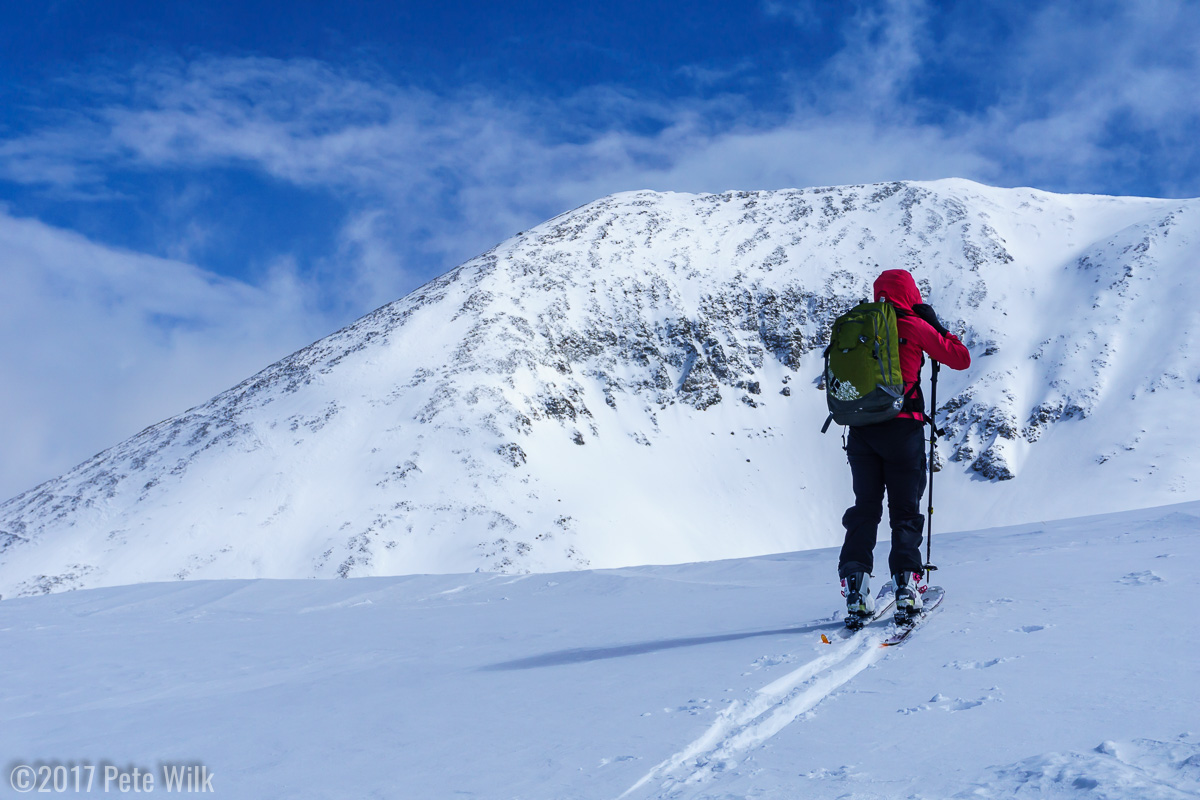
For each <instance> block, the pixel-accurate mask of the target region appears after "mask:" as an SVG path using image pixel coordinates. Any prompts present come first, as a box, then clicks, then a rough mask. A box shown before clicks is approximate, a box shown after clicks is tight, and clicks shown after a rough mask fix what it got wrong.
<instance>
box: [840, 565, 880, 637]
mask: <svg viewBox="0 0 1200 800" xmlns="http://www.w3.org/2000/svg"><path fill="white" fill-rule="evenodd" d="M868 578H870V576H869V575H868V574H867V573H865V572H855V573H852V574H850V575H847V576H846V577H845V578H842V597H844V598H846V627H847V628H849V629H850V630H852V631H856V630H858V629H859V628H861V627H862V626H863V625H866V624H867V623H868V622H870V621H871V617H872V616H873V615H874V614H875V599H874V598H873V597H871V587H870V585H869V584H868Z"/></svg>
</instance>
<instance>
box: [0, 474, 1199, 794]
mask: <svg viewBox="0 0 1200 800" xmlns="http://www.w3.org/2000/svg"><path fill="white" fill-rule="evenodd" d="M1017 480H1019V478H1018V479H1017ZM1198 526H1200V503H1189V504H1185V505H1178V506H1174V507H1167V508H1160V509H1153V510H1144V511H1136V512H1125V513H1122V514H1115V515H1110V516H1106V517H1093V518H1087V519H1076V520H1071V521H1068V522H1054V523H1049V524H1044V525H1043V524H1032V525H1025V526H1021V527H1017V528H1010V529H991V530H987V531H981V532H978V533H972V534H948V535H946V536H942V537H939V539H938V540H937V547H936V548H935V555H939V557H940V558H939V560H940V562H941V564H942V569H941V570H940V571H939V572H938V573H937V574H938V580H939V582H940V583H942V584H943V585H944V586H945V587H946V590H947V595H946V601H945V602H944V603H943V604H942V605H941V607H940V608H939V609H938V610H937V611H936V612H934V614H933V616H931V617H930V618H929V619H928V620H927V621H926V622H925V624H924V625H923V626H922V627H919V628H918V629H917V630H916V632H915V633H914V634H913V635H912V636H911V637H910V638H909V639H908V641H906V642H905V643H904V644H903V645H901V646H900V647H897V648H887V649H883V648H880V647H879V646H878V642H879V641H880V639H881V638H882V637H883V636H884V635H885V634H886V632H887V626H886V625H884V624H881V623H876V624H875V625H873V626H871V627H868V628H866V629H865V630H863V631H861V632H860V633H859V634H857V635H856V636H855V637H854V638H853V639H849V640H840V639H839V638H838V631H839V629H840V627H841V626H840V623H839V622H837V621H835V620H834V619H833V618H832V617H831V612H832V611H833V610H834V609H835V608H836V607H837V606H838V604H839V603H840V600H841V598H840V597H838V594H837V585H836V582H835V580H834V576H833V572H832V566H833V565H834V564H835V563H836V560H837V553H836V551H834V550H814V551H807V552H802V553H792V554H786V555H774V556H765V557H758V558H753V559H747V560H737V561H720V562H711V563H705V564H688V565H683V566H668V567H632V568H624V569H617V570H609V571H599V570H577V571H573V572H567V573H561V574H549V575H547V574H541V575H519V576H514V575H497V574H467V575H432V576H431V575H419V576H404V577H390V578H388V577H383V578H363V579H356V580H348V581H313V580H307V581H301V580H295V581H231V580H225V581H194V582H186V583H180V582H172V583H159V584H142V585H137V586H124V587H111V588H103V589H94V590H88V591H80V592H67V593H62V594H56V595H52V596H48V597H31V598H16V599H9V600H5V601H4V602H3V603H0V653H4V654H6V655H7V659H6V660H5V662H4V691H3V692H2V693H0V718H2V719H4V721H5V724H4V725H0V752H3V753H5V754H7V757H6V764H5V775H6V777H5V778H4V779H5V780H19V779H20V778H21V776H22V774H24V773H17V769H18V768H19V767H20V766H21V765H29V766H31V767H34V768H35V769H48V770H49V771H50V775H51V777H53V770H54V769H56V768H58V767H63V768H64V769H63V771H62V774H61V777H62V778H63V784H65V785H66V787H67V788H69V789H72V790H73V789H74V786H75V784H74V783H71V781H73V780H75V779H76V777H78V779H79V780H80V781H81V785H82V786H83V787H84V788H86V785H87V784H86V779H87V777H88V773H87V771H86V770H87V768H88V767H89V766H92V767H94V768H96V769H97V770H99V769H101V768H102V767H103V766H104V765H106V764H107V765H111V766H113V767H115V768H116V769H118V770H120V771H121V772H126V773H131V772H132V770H133V769H134V768H138V769H141V770H143V771H150V772H151V773H152V774H153V775H154V777H155V780H156V783H155V787H156V788H157V789H158V790H159V791H161V790H162V788H163V785H164V784H163V780H162V772H161V770H162V769H163V767H170V766H174V767H178V766H179V765H181V764H182V765H193V766H195V767H197V768H199V767H204V768H206V769H207V770H208V775H209V777H210V778H211V788H212V791H213V795H214V796H216V797H230V798H246V799H247V800H250V799H251V798H264V797H288V798H304V799H305V800H307V799H308V798H330V799H336V800H342V798H437V799H438V800H441V799H442V798H475V799H476V800H514V798H520V799H521V800H584V799H585V798H586V799H587V800H617V798H625V800H651V798H662V799H663V800H667V799H671V800H699V799H700V798H708V799H710V800H716V799H718V798H722V799H724V798H756V799H757V800H796V799H797V798H805V800H833V799H834V798H854V799H855V800H893V799H894V798H908V800H947V799H948V798H964V800H965V799H966V798H970V799H971V800H986V799H987V798H995V799H996V800H1000V799H1003V800H1009V798H1072V799H1074V800H1183V798H1195V797H1196V796H1197V795H1200V729H1198V728H1197V721H1198V720H1200V695H1197V693H1196V691H1195V689H1194V688H1193V689H1190V690H1189V689H1188V688H1187V687H1188V686H1194V682H1195V668H1196V667H1195V665H1196V661H1197V658H1198V657H1200V645H1198V644H1197V641H1196V636H1195V634H1194V632H1193V629H1192V628H1191V626H1189V625H1187V624H1186V623H1184V624H1174V623H1173V622H1172V621H1173V620H1176V619H1178V618H1179V616H1180V615H1179V614H1178V610H1179V609H1184V608H1187V607H1188V599H1189V598H1190V597H1191V596H1192V595H1193V594H1194V593H1195V587H1196V585H1197V584H1198V583H1200V537H1197V535H1196V530H1197V527H1198ZM885 554H886V546H881V547H880V548H879V550H878V551H877V554H876V556H877V560H879V561H881V560H882V559H883V558H884V557H885ZM1164 621H1165V622H1167V623H1168V624H1163V623H1164ZM822 634H825V635H826V636H827V637H828V638H830V640H831V641H832V644H824V643H822V641H821V638H820V637H821V635H822ZM69 766H73V767H79V768H80V769H79V771H78V772H76V773H69V772H67V771H66V767H69ZM44 774H45V773H43V774H42V775H41V776H39V775H35V777H42V776H44ZM8 776H13V777H11V778H10V777H8ZM94 777H95V783H94V785H93V788H92V792H93V793H94V794H96V795H99V794H102V788H103V782H102V779H103V777H104V776H103V773H100V774H96V775H94ZM50 785H53V784H50ZM116 791H117V789H116V785H115V784H114V785H112V786H111V788H110V790H109V793H108V795H107V796H111V795H112V794H113V793H115V792H116ZM5 796H9V795H5ZM14 796H15V795H14ZM89 796H90V795H89Z"/></svg>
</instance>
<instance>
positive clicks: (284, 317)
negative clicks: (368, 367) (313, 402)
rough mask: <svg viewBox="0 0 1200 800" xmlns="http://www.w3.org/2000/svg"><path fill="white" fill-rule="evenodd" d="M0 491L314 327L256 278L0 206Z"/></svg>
mask: <svg viewBox="0 0 1200 800" xmlns="http://www.w3.org/2000/svg"><path fill="white" fill-rule="evenodd" d="M0 252H3V253H4V269H3V270H0V341H2V342H4V343H5V344H4V350H3V357H2V358H0V385H3V386H4V387H5V391H4V392H3V393H2V394H0V442H3V443H4V446H3V454H4V457H3V458H2V459H0V495H2V496H3V497H8V496H10V495H12V494H15V493H17V492H19V491H21V490H24V489H28V488H31V487H32V486H33V485H35V484H37V483H39V482H41V481H42V480H45V479H47V478H51V477H54V476H55V475H56V474H58V473H60V472H62V471H64V470H66V469H68V468H70V467H71V466H73V465H74V464H76V463H78V462H79V461H81V460H83V459H84V458H86V457H87V456H89V455H91V454H92V453H95V452H99V451H100V450H102V449H104V448H106V447H108V446H110V445H112V444H115V443H116V442H118V441H120V440H121V439H123V438H125V437H127V436H130V435H132V434H134V433H137V432H138V431H139V430H140V429H141V428H143V427H145V426H146V425H149V424H153V423H154V422H157V421H158V420H160V419H164V418H166V417H169V416H173V415H174V414H177V413H179V412H181V411H183V410H184V409H186V408H188V407H190V406H192V405H196V404H198V403H201V402H203V401H205V400H207V399H208V398H209V397H211V396H212V395H214V394H216V393H218V392H220V391H222V390H224V389H227V388H229V387H230V386H232V385H233V384H234V383H236V382H238V381H239V380H241V379H242V378H245V377H247V376H248V375H251V374H253V373H254V372H257V371H258V370H259V369H260V368H261V367H263V366H265V365H266V364H268V363H271V362H273V361H275V360H277V359H279V358H281V357H282V356H284V355H287V354H288V353H289V352H292V351H293V350H295V349H298V348H299V347H301V346H303V345H305V344H307V343H308V342H309V341H312V340H313V339H315V338H317V336H318V335H320V334H323V333H324V332H325V330H326V326H327V323H326V322H324V321H322V320H321V319H319V318H318V317H317V316H316V315H314V314H313V313H312V311H311V309H308V308H306V306H305V298H304V294H303V293H302V292H298V291H296V290H294V288H293V287H289V285H288V284H287V282H286V281H279V282H275V283H272V284H271V285H269V286H265V287H259V288H256V287H251V286H247V285H245V284H243V283H239V282H236V281H231V280H228V279H224V278H219V277H217V276H215V275H212V274H209V273H205V272H204V271H202V270H199V269H196V268H195V267H192V266H189V265H187V264H183V263H179V262H175V261H167V260H164V259H157V258H151V257H148V256H144V255H139V254H136V253H129V252H123V251H120V250H116V249H113V248H108V247H103V246H100V245H97V244H94V243H92V242H89V241H88V240H86V239H85V238H83V237H81V236H79V235H77V234H74V233H71V232H68V231H63V230H60V229H56V228H52V227H50V226H48V225H44V224H42V223H40V222H36V221H33V220H27V219H17V218H14V217H12V216H9V215H7V214H2V213H0Z"/></svg>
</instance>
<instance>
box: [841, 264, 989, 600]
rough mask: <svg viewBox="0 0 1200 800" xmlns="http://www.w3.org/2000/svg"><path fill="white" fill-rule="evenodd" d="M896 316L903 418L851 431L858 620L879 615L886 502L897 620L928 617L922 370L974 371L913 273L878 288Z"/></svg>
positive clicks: (847, 547)
mask: <svg viewBox="0 0 1200 800" xmlns="http://www.w3.org/2000/svg"><path fill="white" fill-rule="evenodd" d="M882 301H887V302H889V303H891V304H892V305H893V306H894V307H895V309H896V327H897V330H898V333H899V336H900V373H901V375H902V376H903V378H904V389H905V397H906V398H907V399H906V401H905V404H904V408H903V410H902V411H901V412H900V414H899V415H898V416H897V417H895V418H894V419H890V420H888V421H887V422H880V423H878V424H875V425H862V426H855V427H851V428H850V435H849V439H848V440H847V444H846V455H847V458H848V459H849V461H850V474H851V476H852V479H853V482H854V505H853V506H851V507H850V508H848V509H846V513H845V514H844V515H843V516H842V525H843V527H845V529H846V539H845V542H844V543H843V544H842V551H841V555H840V557H839V559H838V575H839V577H840V578H841V579H842V593H843V594H844V595H845V596H846V613H847V614H848V615H856V616H859V617H863V616H869V615H870V614H871V613H872V612H873V611H874V603H873V600H872V598H871V594H870V587H869V585H868V577H869V576H870V574H871V572H872V571H873V569H874V555H873V551H874V549H875V541H876V536H877V532H878V528H879V522H880V520H881V519H882V518H883V495H884V493H885V492H886V493H887V498H888V516H889V519H890V522H891V527H892V549H891V554H890V555H889V557H888V569H889V571H890V572H891V575H892V580H893V581H894V583H895V587H896V619H897V620H898V621H904V620H905V619H911V618H912V617H913V616H914V615H916V614H917V613H918V612H919V611H920V609H921V591H922V590H923V589H922V587H921V586H920V580H921V577H922V573H923V572H924V568H923V566H922V563H921V542H922V539H923V535H922V534H923V532H924V527H925V516H924V515H923V514H922V513H921V496H922V495H923V494H925V482H926V478H925V470H926V467H927V464H926V457H925V436H924V423H925V421H926V417H925V401H924V398H923V396H922V394H921V384H920V379H921V366H922V364H924V363H925V354H926V353H927V354H929V356H930V357H931V358H933V359H935V360H936V361H938V362H940V363H942V364H945V365H946V366H947V367H950V368H951V369H959V370H961V369H966V368H967V367H969V366H971V354H970V352H969V351H968V350H967V348H966V346H965V345H963V343H962V342H961V341H959V340H958V337H957V336H955V335H954V334H952V333H950V331H948V330H946V328H945V327H944V326H943V325H942V323H941V322H939V321H938V318H937V314H935V313H934V311H933V309H932V308H930V307H929V306H928V305H926V304H924V303H923V302H922V300H921V292H920V290H919V289H917V284H916V281H914V280H913V277H912V275H910V274H909V273H908V271H907V270H903V269H889V270H885V271H884V272H883V274H881V275H880V276H879V277H878V278H876V280H875V302H877V303H878V302H882Z"/></svg>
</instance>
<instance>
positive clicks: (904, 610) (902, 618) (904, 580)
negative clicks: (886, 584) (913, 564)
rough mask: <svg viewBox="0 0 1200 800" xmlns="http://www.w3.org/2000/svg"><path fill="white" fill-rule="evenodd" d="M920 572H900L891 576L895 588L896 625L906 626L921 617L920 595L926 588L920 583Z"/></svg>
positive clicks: (922, 575)
mask: <svg viewBox="0 0 1200 800" xmlns="http://www.w3.org/2000/svg"><path fill="white" fill-rule="evenodd" d="M924 577H925V576H924V573H921V572H901V573H898V574H896V575H893V576H892V582H893V583H894V584H895V586H896V614H895V617H894V619H895V621H896V624H897V625H907V624H909V623H910V622H912V621H913V620H914V619H916V618H917V617H919V616H920V615H921V595H922V594H923V593H924V592H925V589H926V587H925V586H924V585H923V584H922V583H921V579H922V578H924Z"/></svg>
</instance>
